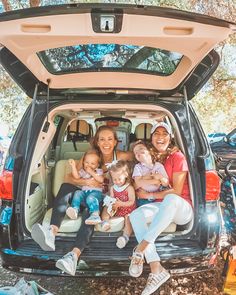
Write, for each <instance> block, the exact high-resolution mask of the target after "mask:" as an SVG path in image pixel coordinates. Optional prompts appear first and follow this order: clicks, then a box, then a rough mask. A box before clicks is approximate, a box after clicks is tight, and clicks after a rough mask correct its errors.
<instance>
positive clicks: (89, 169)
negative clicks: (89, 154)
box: [84, 166, 94, 175]
mask: <svg viewBox="0 0 236 295" xmlns="http://www.w3.org/2000/svg"><path fill="white" fill-rule="evenodd" d="M84 170H85V171H86V172H87V173H88V174H90V175H92V174H93V173H94V170H93V169H92V168H91V167H89V166H87V167H85V169H84Z"/></svg>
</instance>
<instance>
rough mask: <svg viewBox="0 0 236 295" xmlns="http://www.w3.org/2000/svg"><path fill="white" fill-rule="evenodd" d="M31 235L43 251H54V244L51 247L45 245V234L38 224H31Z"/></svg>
mask: <svg viewBox="0 0 236 295" xmlns="http://www.w3.org/2000/svg"><path fill="white" fill-rule="evenodd" d="M31 237H32V239H33V240H34V241H35V242H36V243H37V244H38V245H39V246H40V248H42V249H43V250H44V251H55V246H54V247H53V246H49V245H47V243H46V236H45V234H44V232H43V230H42V226H41V225H40V224H35V225H33V227H32V231H31Z"/></svg>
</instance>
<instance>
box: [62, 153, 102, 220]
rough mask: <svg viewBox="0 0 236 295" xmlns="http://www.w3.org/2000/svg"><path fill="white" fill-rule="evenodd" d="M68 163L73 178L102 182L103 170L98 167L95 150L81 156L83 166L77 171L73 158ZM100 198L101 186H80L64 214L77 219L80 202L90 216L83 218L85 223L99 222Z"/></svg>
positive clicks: (98, 162)
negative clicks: (85, 206) (87, 209)
mask: <svg viewBox="0 0 236 295" xmlns="http://www.w3.org/2000/svg"><path fill="white" fill-rule="evenodd" d="M69 164H70V166H71V170H72V176H73V177H74V178H75V179H81V178H83V179H89V178H94V179H95V180H96V181H97V182H99V183H101V184H102V183H103V181H104V178H103V170H102V169H99V167H100V165H101V160H100V157H99V154H98V153H97V151H96V150H90V151H88V152H86V153H85V155H84V157H83V168H82V169H80V170H79V171H78V170H77V168H76V163H75V161H74V160H72V159H70V160H69ZM102 199H103V195H102V186H101V187H89V186H82V190H77V191H76V192H75V193H74V196H73V199H72V203H71V206H70V207H68V208H67V210H66V214H67V216H68V217H69V218H71V219H77V218H78V213H79V211H80V206H81V204H83V205H85V204H86V205H87V206H88V208H89V212H90V216H89V218H87V219H86V220H85V223H86V224H90V225H95V224H98V223H100V222H101V218H100V216H99V213H100V211H99V206H100V203H101V202H102Z"/></svg>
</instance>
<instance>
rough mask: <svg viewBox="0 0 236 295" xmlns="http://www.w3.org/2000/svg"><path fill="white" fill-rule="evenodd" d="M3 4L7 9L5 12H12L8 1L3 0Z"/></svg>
mask: <svg viewBox="0 0 236 295" xmlns="http://www.w3.org/2000/svg"><path fill="white" fill-rule="evenodd" d="M2 4H3V7H4V9H5V11H11V10H12V9H11V5H10V3H9V2H8V0H2Z"/></svg>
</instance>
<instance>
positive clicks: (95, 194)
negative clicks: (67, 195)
mask: <svg viewBox="0 0 236 295" xmlns="http://www.w3.org/2000/svg"><path fill="white" fill-rule="evenodd" d="M101 201H102V192H101V191H99V190H85V191H81V190H77V191H76V192H74V196H73V199H72V202H71V207H73V208H75V209H77V210H78V212H79V211H80V205H81V204H86V205H87V206H88V208H89V213H93V212H98V211H99V204H100V203H101Z"/></svg>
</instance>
